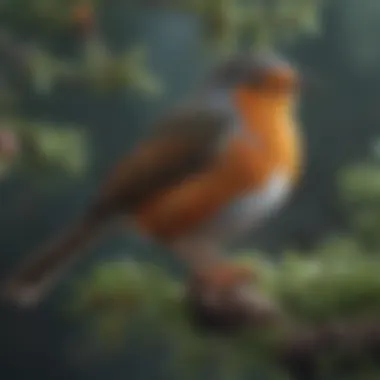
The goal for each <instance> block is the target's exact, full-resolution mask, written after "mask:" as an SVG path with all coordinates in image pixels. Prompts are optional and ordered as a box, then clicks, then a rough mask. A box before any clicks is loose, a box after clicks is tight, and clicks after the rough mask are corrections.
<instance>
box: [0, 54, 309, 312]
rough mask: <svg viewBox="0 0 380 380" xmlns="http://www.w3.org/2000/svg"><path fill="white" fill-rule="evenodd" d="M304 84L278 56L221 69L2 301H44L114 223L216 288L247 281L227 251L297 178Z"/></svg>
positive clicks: (123, 163)
mask: <svg viewBox="0 0 380 380" xmlns="http://www.w3.org/2000/svg"><path fill="white" fill-rule="evenodd" d="M302 83H303V78H302V74H301V72H300V71H299V70H297V69H296V67H295V66H294V65H293V64H291V63H290V62H289V61H288V60H287V59H285V58H284V57H282V56H280V55H278V54H274V53H269V52H265V53H264V52H261V51H260V52H259V51H254V52H253V51H250V52H244V53H240V54H236V55H234V56H233V57H229V58H228V59H226V60H225V61H224V62H222V63H220V64H219V65H218V66H217V67H216V68H214V70H213V71H212V72H211V73H210V74H209V75H208V77H207V78H206V80H205V81H204V82H203V84H202V86H200V87H199V88H198V89H197V90H196V91H195V92H194V93H193V94H192V95H190V96H188V98H186V99H184V100H182V101H179V102H178V104H176V105H173V106H172V108H170V109H169V110H168V111H167V112H166V114H163V115H162V116H161V118H159V119H158V121H157V122H156V123H153V125H152V128H151V129H149V132H148V133H147V134H146V135H145V136H143V137H142V138H141V139H140V141H138V142H137V143H136V145H135V146H134V147H133V148H132V149H131V151H129V152H128V153H126V154H124V155H123V156H122V157H121V158H120V159H119V161H118V162H117V163H116V164H115V165H114V167H113V168H112V169H111V170H110V172H109V174H108V176H107V177H106V178H105V180H104V182H103V183H102V184H101V185H100V187H99V189H98V192H97V193H96V196H95V197H94V199H93V200H92V203H90V206H89V207H88V209H87V211H86V212H84V214H83V216H82V217H81V218H80V219H79V220H78V221H77V222H76V223H73V224H72V225H71V226H69V227H68V229H67V231H64V232H62V233H61V234H59V236H58V238H56V239H53V241H52V242H51V243H49V244H47V245H46V246H43V247H42V248H40V249H37V251H36V252H34V253H32V254H31V255H29V256H28V258H27V259H26V260H25V261H24V262H23V263H21V265H20V266H19V267H18V268H16V269H15V270H14V271H13V272H12V273H11V274H10V276H9V277H8V279H7V280H6V281H5V284H4V285H3V286H2V294H3V297H5V298H6V299H7V300H8V301H11V302H13V303H14V304H17V305H19V306H22V307H34V306H36V305H38V304H39V303H40V302H41V301H42V300H43V299H44V298H45V297H46V296H47V295H48V294H49V292H50V291H52V289H53V288H54V286H56V285H57V282H58V281H59V280H60V279H61V277H62V276H63V275H64V273H65V272H66V270H67V269H69V266H70V265H69V264H71V263H72V262H73V261H75V260H76V259H78V258H80V257H82V256H83V255H84V254H85V253H86V252H87V251H88V247H87V244H88V243H90V242H92V241H94V239H95V238H97V237H100V236H103V235H105V234H106V233H107V232H109V231H110V230H112V228H114V226H115V225H118V226H123V228H132V227H133V228H134V229H136V230H137V231H138V233H139V234H141V236H145V237H147V238H148V239H150V240H151V241H155V242H158V243H160V244H162V245H164V246H165V247H167V248H168V251H170V252H172V254H173V257H174V258H176V259H177V260H179V261H180V262H182V263H183V265H184V266H186V268H187V269H188V271H189V273H193V274H194V273H202V278H208V279H209V280H210V281H211V282H214V283H215V284H219V285H218V286H216V287H214V288H222V287H225V286H226V285H228V284H230V285H231V286H233V285H232V284H236V283H237V282H239V281H237V280H238V279H239V278H240V277H241V278H244V279H245V278H246V273H245V271H244V270H238V269H237V268H236V265H237V264H233V263H232V260H227V258H226V255H225V252H224V247H225V245H226V244H229V243H230V242H233V241H236V240H238V239H239V238H240V237H241V236H243V235H244V234H246V233H248V232H249V231H250V230H251V229H255V228H257V226H259V225H261V224H262V223H264V222H265V221H266V220H267V219H268V218H269V217H270V216H272V215H273V214H275V213H276V212H278V211H279V210H280V208H281V207H282V206H283V205H285V204H286V202H287V200H288V198H289V196H290V195H291V193H292V190H293V189H294V188H295V186H296V184H297V183H298V181H299V178H300V176H301V173H302V166H303V165H302V164H303V157H304V155H303V139H302V133H301V128H300V122H299V119H298V115H297V104H298V99H299V95H300V92H301V88H302ZM216 278H218V280H217V281H216V280H215V279H216ZM244 281H245V280H244ZM223 282H224V285H223V286H222V285H220V284H221V283H223ZM238 293H239V292H236V294H238Z"/></svg>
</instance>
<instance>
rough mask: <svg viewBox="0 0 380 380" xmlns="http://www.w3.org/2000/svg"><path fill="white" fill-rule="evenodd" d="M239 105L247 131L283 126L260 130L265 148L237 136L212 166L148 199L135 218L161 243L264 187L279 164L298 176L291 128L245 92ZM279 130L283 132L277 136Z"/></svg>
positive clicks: (142, 227)
mask: <svg viewBox="0 0 380 380" xmlns="http://www.w3.org/2000/svg"><path fill="white" fill-rule="evenodd" d="M235 102H236V106H237V107H238V109H239V111H240V114H241V116H242V121H243V124H244V125H245V128H247V131H252V132H254V133H256V125H258V121H262V122H266V123H281V125H279V126H278V127H275V126H274V125H267V126H266V128H264V126H262V124H260V130H259V131H258V132H259V137H260V140H262V141H263V144H255V142H254V140H253V139H252V140H250V139H249V138H247V135H238V136H236V137H233V138H231V139H230V140H229V142H228V143H227V146H226V148H225V150H224V151H223V152H222V153H221V154H220V156H219V157H218V158H217V160H216V161H215V163H214V164H213V165H212V166H210V167H208V168H207V169H206V170H205V171H203V172H201V173H197V174H195V175H192V176H189V177H188V178H187V179H186V180H185V181H183V182H182V183H180V184H177V185H176V186H174V187H171V188H168V189H163V190H162V191H161V192H160V193H159V194H156V195H155V197H153V198H152V199H150V200H148V201H147V202H146V203H145V204H143V205H142V206H141V207H140V209H139V210H137V213H136V215H135V218H136V222H137V225H138V226H139V227H140V228H141V229H142V230H143V231H144V232H146V233H148V234H149V235H151V236H153V237H154V238H156V239H158V240H161V241H170V240H171V239H175V238H177V237H179V236H181V235H184V234H186V233H188V232H190V231H192V230H193V229H194V228H196V227H197V226H198V225H199V224H201V223H203V222H205V221H207V220H209V219H210V218H212V217H213V216H214V215H215V214H216V213H217V212H218V211H220V210H221V209H222V208H223V207H225V206H226V205H228V204H229V202H231V201H232V200H233V199H234V198H236V197H237V196H238V195H240V194H243V193H245V192H247V191H251V190H254V189H259V188H260V187H261V186H262V185H264V183H265V182H266V180H267V178H268V176H269V175H270V174H271V173H272V171H273V169H274V168H275V167H276V166H278V164H280V165H282V166H284V168H286V170H288V171H289V175H294V174H293V172H294V173H295V167H296V165H295V161H296V159H295V156H296V155H295V153H294V152H293V150H294V149H295V142H292V144H294V145H291V144H290V139H289V137H287V134H290V129H291V125H287V124H286V125H283V124H282V123H283V121H281V120H280V118H273V117H272V116H271V115H272V113H270V112H268V113H261V112H258V113H257V114H256V113H255V112H251V109H253V110H254V109H255V108H256V107H255V105H254V103H252V102H251V101H249V98H247V97H246V96H245V94H244V93H237V94H236V97H235ZM272 111H273V110H272ZM265 115H267V119H266V118H265ZM268 116H269V117H268ZM286 123H287V122H286ZM283 129H284V131H283ZM270 130H272V132H270ZM273 132H277V133H278V134H276V136H275V135H274V133H273ZM267 140H268V141H267ZM283 140H285V145H284V143H283ZM286 144H288V146H286Z"/></svg>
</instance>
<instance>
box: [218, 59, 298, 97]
mask: <svg viewBox="0 0 380 380" xmlns="http://www.w3.org/2000/svg"><path fill="white" fill-rule="evenodd" d="M214 78H215V83H216V84H217V85H220V86H222V87H224V88H230V89H235V88H241V89H244V90H247V91H251V92H255V93H262V94H264V93H265V94H268V95H269V94H272V95H279V96H287V95H296V94H297V93H298V91H299V88H300V83H301V78H300V74H299V73H298V71H297V69H296V68H295V67H294V66H292V65H291V64H290V63H289V62H287V61H286V60H285V59H283V58H281V57H279V56H276V55H274V54H268V53H267V54H264V53H252V54H243V55H240V56H236V57H234V58H231V59H229V60H228V61H227V62H224V63H223V64H222V65H221V66H220V67H219V68H218V69H217V70H216V74H215V77H214Z"/></svg>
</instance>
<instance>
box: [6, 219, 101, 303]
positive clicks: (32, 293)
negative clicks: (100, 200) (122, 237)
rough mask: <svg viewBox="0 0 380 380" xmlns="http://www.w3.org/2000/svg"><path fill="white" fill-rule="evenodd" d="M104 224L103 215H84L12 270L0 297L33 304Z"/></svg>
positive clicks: (51, 285) (51, 286)
mask: <svg viewBox="0 0 380 380" xmlns="http://www.w3.org/2000/svg"><path fill="white" fill-rule="evenodd" d="M104 227H105V222H104V219H103V220H102V219H99V218H93V217H92V218H91V217H86V218H83V219H82V220H81V221H80V222H79V223H77V224H76V225H74V226H72V227H71V228H69V230H68V231H66V232H65V233H63V234H62V235H60V236H59V237H58V238H56V239H54V240H53V241H52V242H51V243H50V244H48V245H47V246H45V247H43V248H42V249H40V250H37V251H36V252H35V253H34V254H32V255H31V257H30V258H28V259H27V260H26V262H25V263H23V264H22V265H21V266H20V268H18V269H17V270H16V271H15V273H13V274H12V275H11V276H10V278H9V279H8V280H7V281H6V283H5V286H4V288H3V289H2V295H3V297H4V298H5V299H6V300H7V301H9V302H11V303H13V304H16V305H17V306H21V307H33V306H35V305H36V304H38V303H39V302H40V301H41V299H42V298H43V297H44V296H45V295H46V293H48V292H49V291H50V290H51V289H52V288H53V286H54V285H55V283H56V282H57V281H58V279H59V277H60V275H61V274H62V272H63V271H64V269H65V268H67V267H68V266H69V264H70V263H71V262H72V261H74V260H75V259H76V258H78V257H80V256H81V255H82V254H83V253H84V249H85V248H86V245H87V244H88V243H90V242H91V241H92V240H93V239H94V237H96V236H98V234H99V233H100V232H103V231H102V230H103V229H104Z"/></svg>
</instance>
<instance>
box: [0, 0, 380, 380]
mask: <svg viewBox="0 0 380 380" xmlns="http://www.w3.org/2000/svg"><path fill="white" fill-rule="evenodd" d="M379 35H380V3H379V2H378V1H377V0H360V1H359V0H326V1H318V0H302V1H301V0H298V1H297V0H271V1H269V0H267V1H259V0H246V1H241V0H203V1H202V0H198V1H197V0H177V1H171V0H103V1H102V0H3V1H1V2H0V207H1V208H0V250H1V256H0V258H1V265H0V275H1V276H2V277H3V276H5V275H6V274H7V273H9V271H10V270H11V268H13V267H14V266H15V265H16V264H17V263H18V262H19V261H20V260H21V258H22V257H24V255H26V254H27V253H28V252H29V251H30V250H31V249H32V248H35V247H37V246H38V245H39V244H41V243H42V242H43V241H45V239H47V238H49V237H50V236H52V235H53V234H54V233H56V232H58V231H59V230H60V229H61V228H62V227H63V226H65V225H66V224H69V223H70V222H71V221H72V220H74V219H75V217H76V216H78V215H80V213H81V212H82V210H83V209H84V208H85V206H86V205H87V204H88V203H89V201H90V199H91V197H92V195H93V194H94V192H95V189H96V186H97V185H98V184H99V182H100V181H101V179H102V178H103V176H104V175H105V174H106V173H107V170H108V169H109V168H110V166H111V165H112V163H113V162H114V161H115V160H116V159H117V157H118V156H120V155H121V154H122V153H124V152H126V151H128V150H129V149H130V148H131V147H132V146H133V144H134V143H135V142H136V140H137V139H138V138H139V137H140V136H142V135H143V134H144V133H145V132H146V131H147V129H148V128H149V125H150V123H151V122H152V121H154V120H155V119H156V118H157V117H159V116H160V115H161V114H162V113H163V112H164V111H165V110H166V108H167V107H170V106H171V105H172V104H173V102H174V101H176V100H177V99H178V98H181V97H185V96H186V95H188V94H189V93H190V92H191V91H192V90H194V89H195V88H196V86H197V84H198V83H201V80H202V76H203V75H204V74H205V73H206V72H207V70H208V69H209V68H210V67H211V66H212V65H214V64H215V63H216V62H218V61H220V60H222V59H223V58H224V57H225V56H227V55H231V54H233V53H234V52H236V51H239V50H241V49H243V48H247V47H249V48H255V47H256V46H263V45H265V46H266V47H268V48H270V49H276V50H278V51H280V52H282V53H283V54H284V55H286V56H287V57H288V58H289V59H290V60H291V61H293V62H294V63H295V64H296V65H298V66H300V67H302V68H305V69H307V70H310V72H312V73H314V74H315V75H316V77H318V78H320V81H321V83H322V85H321V86H320V87H319V88H318V89H317V90H315V91H311V90H310V91H305V93H303V94H302V97H301V104H300V110H299V112H300V119H301V121H302V127H303V130H304V135H305V139H306V144H307V163H306V169H305V175H304V177H303V178H302V181H301V184H300V186H299V187H298V189H297V191H296V193H295V194H294V196H293V198H292V201H291V202H290V204H289V205H287V207H286V208H285V209H284V210H283V211H282V212H281V214H280V215H278V216H276V218H274V219H273V220H271V221H270V223H269V224H268V225H267V226H265V228H263V229H260V231H255V232H254V233H252V234H251V235H250V236H247V238H246V240H245V241H241V242H240V245H239V246H237V247H236V250H237V251H238V254H237V256H239V257H243V258H244V259H246V260H247V261H250V260H253V259H255V260H256V261H255V265H259V266H260V265H261V267H262V268H263V269H262V270H263V273H264V272H265V274H267V277H266V278H268V279H270V280H268V285H267V286H268V291H271V292H274V293H275V294H276V296H278V297H280V298H281V300H282V301H283V302H285V304H286V305H287V306H288V307H289V309H291V310H292V311H293V312H294V313H295V314H296V315H297V316H298V317H299V318H304V320H305V321H309V322H311V323H312V322H314V321H316V320H318V321H330V320H334V321H336V320H339V318H344V319H345V320H347V319H349V318H350V317H355V318H357V316H358V315H365V316H368V315H370V316H372V317H373V318H375V319H376V318H378V317H379V315H380V281H379V279H378V278H379V276H378V270H379V269H380V260H379V259H380V253H379V252H380V251H379V244H380V238H379V233H378V229H379V228H380V140H378V137H379V136H380V126H379V123H380V110H379V106H380V45H379V44H378V37H379ZM93 253H94V254H93V255H92V256H91V257H89V258H87V259H86V260H85V262H83V263H81V264H80V265H79V266H77V267H76V268H75V270H74V271H73V272H72V273H71V275H70V276H69V277H67V278H66V279H65V281H64V282H63V283H61V284H60V286H59V289H57V291H56V292H55V293H54V294H53V296H52V297H50V298H49V300H48V301H47V302H45V303H44V304H43V305H42V306H41V307H40V308H39V309H37V310H32V311H18V310H14V309H11V308H9V307H6V306H1V309H0V326H1V327H0V376H1V377H2V378H4V380H23V379H37V378H38V379H39V380H50V379H56V380H59V379H63V380H68V379H70V380H75V379H81V380H85V379H90V378H91V379H92V380H98V379H99V380H102V379H109V380H119V379H126V378H129V379H133V380H140V379H147V380H151V379H152V380H153V379H170V378H174V379H179V380H180V379H184V378H185V377H187V378H189V379H202V378H204V376H209V377H210V376H213V378H215V379H228V380H232V379H245V378H247V379H248V378H250V379H252V378H258V379H259V378H260V379H261V378H262V379H274V380H277V379H285V378H286V377H285V376H293V377H294V376H296V377H297V376H298V375H297V374H296V373H291V371H290V372H289V371H286V370H282V369H281V368H280V366H277V363H276V361H275V359H273V356H271V354H268V355H266V356H265V358H262V357H261V356H262V355H261V354H262V353H263V352H264V351H265V352H267V351H268V350H261V349H258V347H259V348H260V347H261V346H257V345H255V344H250V345H248V344H247V343H242V342H240V341H239V342H235V343H233V344H232V342H231V341H228V342H227V341H224V340H223V341H220V340H217V341H215V340H214V339H212V340H209V339H206V340H202V339H200V338H199V337H197V336H196V334H194V333H193V332H191V331H189V329H188V328H186V326H185V325H186V323H185V322H184V321H185V319H186V318H185V317H184V316H183V315H182V314H181V306H180V303H179V301H178V292H179V289H180V288H181V277H180V276H176V275H175V273H172V272H170V271H169V269H168V268H169V267H170V265H171V263H170V260H169V259H166V255H164V254H162V252H161V248H158V247H152V245H147V244H146V243H144V242H143V241H142V240H141V238H139V237H138V236H134V235H133V234H132V233H131V232H128V231H126V233H125V235H123V236H117V237H115V238H111V239H109V240H108V241H105V242H102V243H101V244H98V245H97V246H96V247H95V248H94V249H93ZM128 258H129V260H128ZM131 258H134V259H135V261H132V260H130V259H131ZM274 258H277V264H276V265H274V264H273V263H274V261H275V260H274ZM278 259H279V260H278ZM310 268H312V270H310ZM169 272H170V273H169ZM264 277H265V276H264ZM116 290H117V292H116ZM115 292H116V293H117V297H115V294H116V293H115ZM115 299H116V301H115ZM99 300H100V301H99ZM378 330H380V328H378ZM379 335H380V333H379ZM169 338H170V339H169ZM167 340H170V345H169V346H170V347H169V348H168V344H167ZM164 341H165V343H166V344H165V345H163V342H164ZM251 343H252V342H251ZM244 344H245V345H244ZM206 348H207V349H206ZM269 351H271V350H269ZM210 352H211V353H212V355H211V357H212V358H210ZM355 352H356V351H355ZM359 356H360V360H358V363H357V365H355V368H351V367H349V369H348V370H347V366H346V364H342V362H341V361H339V360H337V362H339V363H338V364H339V365H338V364H337V363H336V362H334V363H332V362H333V360H330V361H328V363H329V364H328V365H327V364H326V363H325V362H326V361H323V363H324V364H323V365H322V364H321V365H320V367H319V370H320V372H321V373H322V375H321V376H322V377H321V378H323V379H324V380H326V379H329V378H331V379H337V378H342V379H352V378H358V379H359V378H360V379H361V380H369V379H375V378H377V379H378V378H379V371H378V369H376V368H375V367H376V365H375V364H376V361H375V360H372V359H371V358H369V357H367V356H365V355H364V358H363V355H359V354H357V355H356V356H355V358H358V357H359ZM330 362H331V363H330ZM205 363H206V364H205ZM210 363H212V365H210ZM343 363H346V362H344V361H343ZM207 364H208V365H207ZM322 369H323V370H322ZM323 371H324V372H323ZM255 376H256V377H255ZM301 376H302V375H301ZM340 376H342V377H340ZM354 376H356V377H354ZM296 377H295V378H296ZM289 378H292V377H289ZM301 378H302V377H301ZM318 378H319V377H318ZM306 379H308V380H310V379H312V378H311V377H306Z"/></svg>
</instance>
